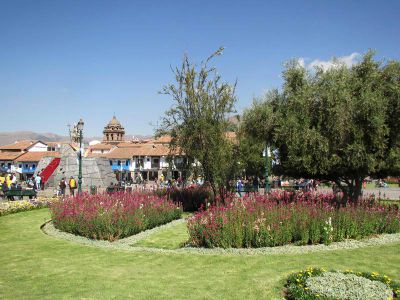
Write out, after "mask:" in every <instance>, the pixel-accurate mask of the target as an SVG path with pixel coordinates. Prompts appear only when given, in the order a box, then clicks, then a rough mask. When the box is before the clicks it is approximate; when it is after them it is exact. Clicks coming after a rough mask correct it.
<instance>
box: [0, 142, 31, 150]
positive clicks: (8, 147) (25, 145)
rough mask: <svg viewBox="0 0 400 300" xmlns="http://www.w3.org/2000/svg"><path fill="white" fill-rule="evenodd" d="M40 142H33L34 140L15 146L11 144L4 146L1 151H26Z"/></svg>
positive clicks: (0, 148)
mask: <svg viewBox="0 0 400 300" xmlns="http://www.w3.org/2000/svg"><path fill="white" fill-rule="evenodd" d="M38 142H39V141H33V140H25V141H19V142H18V141H17V142H15V143H13V144H9V145H4V146H1V147H0V150H3V151H4V150H6V151H7V150H21V151H23V150H26V149H28V148H29V147H31V146H32V145H34V144H36V143H38Z"/></svg>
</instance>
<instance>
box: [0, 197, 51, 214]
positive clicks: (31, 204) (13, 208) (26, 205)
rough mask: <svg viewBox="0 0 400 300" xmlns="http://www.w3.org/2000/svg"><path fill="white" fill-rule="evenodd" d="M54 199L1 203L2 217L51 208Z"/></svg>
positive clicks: (0, 211)
mask: <svg viewBox="0 0 400 300" xmlns="http://www.w3.org/2000/svg"><path fill="white" fill-rule="evenodd" d="M51 201H54V200H52V199H34V200H33V199H32V200H29V201H27V200H21V201H6V202H1V203H0V216H4V215H8V214H13V213H17V212H21V211H28V210H33V209H38V208H43V207H49V205H50V203H51Z"/></svg>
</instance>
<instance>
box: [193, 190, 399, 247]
mask: <svg viewBox="0 0 400 300" xmlns="http://www.w3.org/2000/svg"><path fill="white" fill-rule="evenodd" d="M280 195H281V196H282V197H281V198H279V197H280V196H279V194H272V195H268V196H261V195H254V196H249V197H245V198H242V199H241V198H236V197H231V198H228V199H226V200H225V203H226V205H225V206H212V207H210V208H209V209H208V210H206V211H202V212H200V213H198V214H196V215H194V216H193V217H192V218H190V219H189V220H188V230H189V235H190V238H189V244H190V245H191V246H196V247H221V248H231V247H232V248H249V247H255V248H258V247H271V246H280V245H286V244H290V243H295V244H297V245H307V244H319V243H324V244H330V243H331V242H334V241H343V240H345V239H360V238H363V237H368V236H371V235H374V234H381V233H395V232H399V231H400V213H399V210H398V209H395V208H391V207H387V206H378V205H375V204H372V205H371V204H370V203H369V202H360V203H359V204H352V205H347V206H345V207H338V206H336V203H337V202H336V199H335V197H334V195H333V194H316V193H297V194H296V195H295V196H294V197H292V196H291V197H290V198H288V199H286V196H287V195H286V194H285V193H281V194H280ZM289 200H290V201H289Z"/></svg>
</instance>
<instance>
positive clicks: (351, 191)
mask: <svg viewBox="0 0 400 300" xmlns="http://www.w3.org/2000/svg"><path fill="white" fill-rule="evenodd" d="M362 181H363V178H355V179H351V180H344V182H345V183H346V184H347V186H344V185H343V184H342V180H340V179H338V180H335V183H336V184H337V185H338V187H339V188H340V189H341V191H342V192H343V199H342V201H341V203H342V204H343V205H346V204H347V202H348V201H350V202H352V203H358V200H359V198H360V197H361V196H362Z"/></svg>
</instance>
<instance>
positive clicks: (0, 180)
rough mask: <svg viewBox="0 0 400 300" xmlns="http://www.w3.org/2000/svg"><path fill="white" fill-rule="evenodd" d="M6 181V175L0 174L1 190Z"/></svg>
mask: <svg viewBox="0 0 400 300" xmlns="http://www.w3.org/2000/svg"><path fill="white" fill-rule="evenodd" d="M4 181H6V176H5V175H4V174H1V175H0V190H1V189H2V185H3V183H4Z"/></svg>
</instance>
